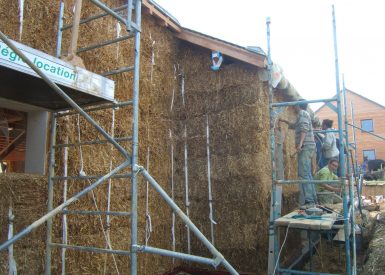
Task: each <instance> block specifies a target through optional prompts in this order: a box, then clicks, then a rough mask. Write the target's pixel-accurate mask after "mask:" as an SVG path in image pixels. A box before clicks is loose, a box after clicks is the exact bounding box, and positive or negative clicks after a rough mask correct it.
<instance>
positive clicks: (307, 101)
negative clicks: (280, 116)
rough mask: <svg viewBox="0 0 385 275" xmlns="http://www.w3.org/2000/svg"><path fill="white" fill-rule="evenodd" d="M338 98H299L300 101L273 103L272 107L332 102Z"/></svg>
mask: <svg viewBox="0 0 385 275" xmlns="http://www.w3.org/2000/svg"><path fill="white" fill-rule="evenodd" d="M336 100H337V99H336V98H325V99H314V100H298V101H289V102H276V103H272V104H271V106H272V107H282V106H295V105H300V104H304V103H322V102H331V101H336Z"/></svg>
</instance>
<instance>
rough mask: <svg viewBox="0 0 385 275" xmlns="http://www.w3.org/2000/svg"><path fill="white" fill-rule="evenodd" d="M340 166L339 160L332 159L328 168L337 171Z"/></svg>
mask: <svg viewBox="0 0 385 275" xmlns="http://www.w3.org/2000/svg"><path fill="white" fill-rule="evenodd" d="M338 165H339V161H338V159H335V158H332V159H330V160H329V163H328V167H329V170H330V171H337V169H338Z"/></svg>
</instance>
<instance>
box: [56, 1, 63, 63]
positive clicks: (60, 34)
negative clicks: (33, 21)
mask: <svg viewBox="0 0 385 275" xmlns="http://www.w3.org/2000/svg"><path fill="white" fill-rule="evenodd" d="M63 17H64V2H63V1H60V6H59V21H58V27H57V40H56V57H59V56H60V55H61V42H62V37H63V30H62V28H63V24H64V22H63V19H64V18H63Z"/></svg>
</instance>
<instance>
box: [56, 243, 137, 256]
mask: <svg viewBox="0 0 385 275" xmlns="http://www.w3.org/2000/svg"><path fill="white" fill-rule="evenodd" d="M50 246H51V247H57V248H66V249H74V250H81V251H86V252H92V253H109V254H117V255H125V256H130V254H131V252H130V251H126V250H113V249H106V248H98V247H91V246H79V245H67V244H60V243H51V244H50Z"/></svg>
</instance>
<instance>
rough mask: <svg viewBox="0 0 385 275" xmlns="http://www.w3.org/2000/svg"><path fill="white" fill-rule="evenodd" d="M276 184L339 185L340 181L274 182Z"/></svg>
mask: <svg viewBox="0 0 385 275" xmlns="http://www.w3.org/2000/svg"><path fill="white" fill-rule="evenodd" d="M275 183H276V184H297V183H298V184H306V183H310V184H335V183H341V180H276V181H275Z"/></svg>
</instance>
